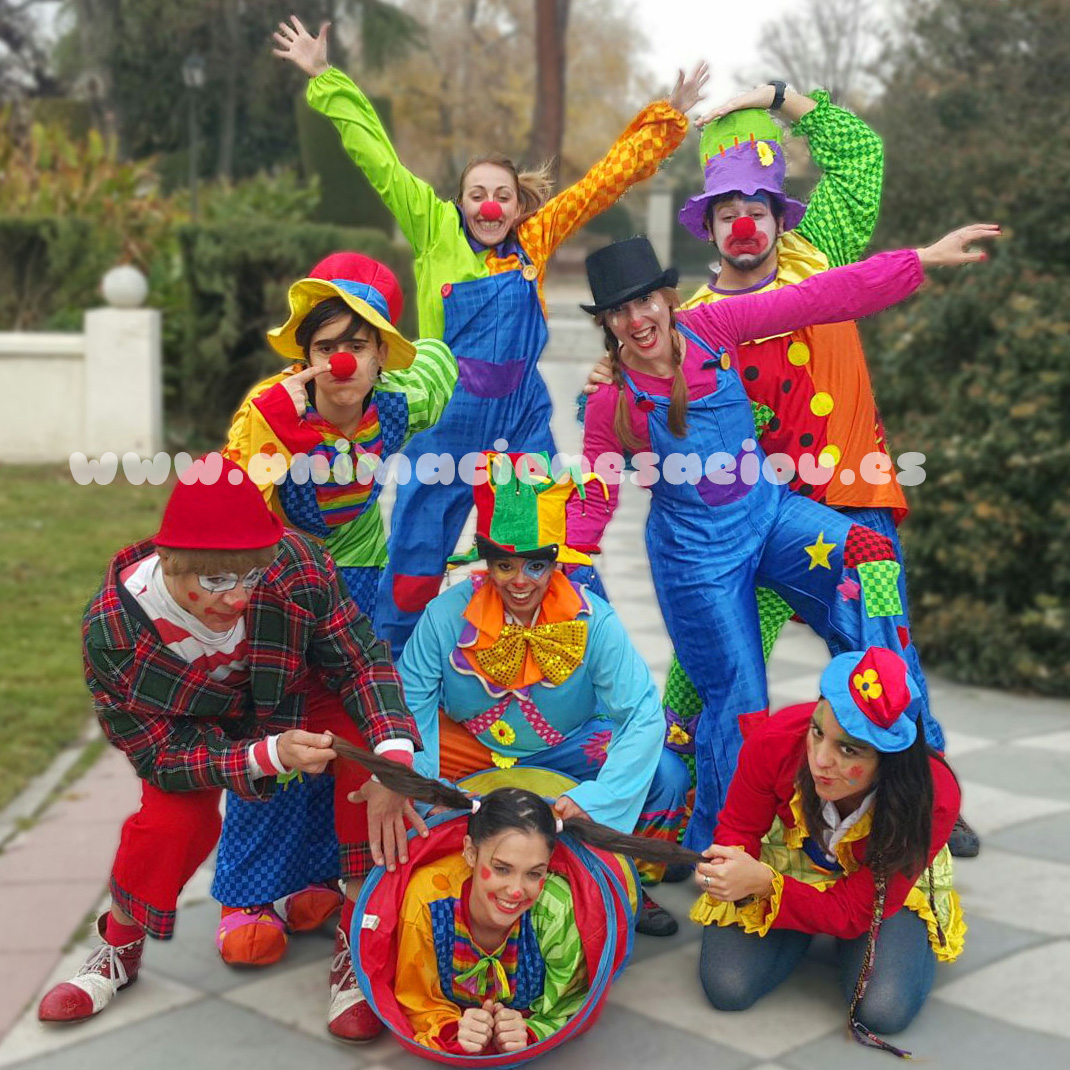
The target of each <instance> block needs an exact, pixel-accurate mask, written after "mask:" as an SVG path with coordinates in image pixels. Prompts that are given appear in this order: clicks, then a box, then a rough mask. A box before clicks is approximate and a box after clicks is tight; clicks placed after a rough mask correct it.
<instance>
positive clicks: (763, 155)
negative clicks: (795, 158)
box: [754, 141, 776, 167]
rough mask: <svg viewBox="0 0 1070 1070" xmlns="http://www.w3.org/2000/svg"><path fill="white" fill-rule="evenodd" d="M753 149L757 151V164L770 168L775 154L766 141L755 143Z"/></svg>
mask: <svg viewBox="0 0 1070 1070" xmlns="http://www.w3.org/2000/svg"><path fill="white" fill-rule="evenodd" d="M754 147H755V148H756V149H757V150H758V162H759V163H760V164H761V165H762V167H772V166H773V162H774V161H775V160H776V153H775V152H773V150H772V149H771V148H770V147H769V143H768V142H766V141H756V142H755V143H754Z"/></svg>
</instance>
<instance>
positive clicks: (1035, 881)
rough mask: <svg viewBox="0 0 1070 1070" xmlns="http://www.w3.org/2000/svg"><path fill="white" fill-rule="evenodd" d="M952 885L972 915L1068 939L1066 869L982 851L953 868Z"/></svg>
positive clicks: (1069, 881) (1069, 880)
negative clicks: (953, 880) (953, 879)
mask: <svg viewBox="0 0 1070 1070" xmlns="http://www.w3.org/2000/svg"><path fill="white" fill-rule="evenodd" d="M955 884H956V887H957V888H958V891H959V895H960V896H961V897H962V901H963V902H964V903H965V904H966V909H967V911H968V914H967V922H968V921H969V916H970V915H978V916H980V917H985V918H988V919H990V920H991V921H1001V922H1007V923H1009V924H1012V925H1014V926H1016V927H1018V928H1022V929H1028V930H1029V931H1031V932H1038V933H1044V934H1047V935H1049V936H1052V937H1067V936H1070V903H1068V900H1067V894H1066V889H1067V888H1068V887H1070V867H1068V866H1064V865H1062V864H1061V863H1058V862H1049V861H1046V860H1043V859H1038V858H1028V857H1026V856H1025V855H1017V854H1011V853H1010V852H1008V851H1001V850H999V849H998V848H996V847H992V846H984V847H982V848H981V853H980V854H979V855H978V856H977V857H976V858H971V859H970V860H969V861H968V862H963V863H962V864H961V865H959V866H956V868H955Z"/></svg>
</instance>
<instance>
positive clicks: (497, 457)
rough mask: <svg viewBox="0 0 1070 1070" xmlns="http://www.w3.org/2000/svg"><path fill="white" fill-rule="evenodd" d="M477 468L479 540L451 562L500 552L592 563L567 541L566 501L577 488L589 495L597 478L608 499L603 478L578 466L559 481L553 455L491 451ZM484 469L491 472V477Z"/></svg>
mask: <svg viewBox="0 0 1070 1070" xmlns="http://www.w3.org/2000/svg"><path fill="white" fill-rule="evenodd" d="M475 471H476V473H477V477H476V484H477V485H476V486H475V487H473V488H472V489H473V497H474V498H475V505H476V544H475V546H474V547H472V549H471V550H469V551H468V553H466V554H457V555H455V556H453V557H451V558H450V559H449V562H450V564H451V565H460V564H467V563H468V562H470V561H476V560H478V559H479V558H481V557H483V558H485V557H488V556H490V557H494V556H500V555H505V556H509V557H537V558H545V559H548V560H551V561H557V562H559V563H560V564H563V565H589V564H591V563H592V562H591V559H590V558H589V557H588V556H587V555H586V554H584V553H580V551H579V550H573V549H572V548H571V547H570V546H568V545H567V543H566V535H565V505H566V504H567V502H568V500H569V498H571V497H572V494H573V492H574V491H576V492H578V493H579V495H580V497H583V498H585V497H586V496H587V492H586V487H587V484H589V483H591V482H592V481H594V482H597V483H598V484H599V486H600V489H601V490H602V493H603V494H604V495H605V498H606V499H607V500H608V498H609V493H608V491H607V490H606V485H605V481H604V480H602V479H601V478H600V477H599V476H596V475H594V474H593V473H587V474H586V475H585V474H583V473H581V472H579V471H578V470H576V469H573V470H572V471H570V472H569V474H568V476H567V477H564V476H563V475H562V477H559V479H556V480H555V479H554V478H553V477H552V476H550V475H548V474H547V473H549V471H550V455H549V454H548V453H494V452H485V453H483V454H482V455H481V459H480V461H479V462H478V463H477V464H476V469H475ZM481 472H484V473H486V476H487V478H486V479H485V480H484V479H482V477H481V476H480V475H479V473H481Z"/></svg>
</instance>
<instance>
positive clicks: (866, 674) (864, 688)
mask: <svg viewBox="0 0 1070 1070" xmlns="http://www.w3.org/2000/svg"><path fill="white" fill-rule="evenodd" d="M851 683H852V684H854V686H855V688H856V689H857V690H858V692H859V694H861V696H862V698H864V699H865V700H866V701H867V702H869V701H871V700H873V699H878V698H880V697H881V695H883V694H884V686H883V685H882V684H881V678H880V674H879V673H878V672H877V670H876V669H865V670H863V671H862V672H856V673H855V674H854V676H852V677H851Z"/></svg>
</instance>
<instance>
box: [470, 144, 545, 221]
mask: <svg viewBox="0 0 1070 1070" xmlns="http://www.w3.org/2000/svg"><path fill="white" fill-rule="evenodd" d="M484 163H489V164H493V165H494V166H495V167H502V168H504V169H505V170H506V171H508V172H509V174H511V175H512V176H513V182H514V183H515V184H516V199H517V202H518V203H519V205H520V213H519V215H517V218H516V221H517V223H522V222H523V221H524V220H525V219H527V218H528V217H529V216H532V215H534V214H535V213H536V212H537V211H538V210H539V209H540V208H541V207H542V206H543V205H544V204H545V203H546V202H547V201H548V200H549V199H550V194H551V193H552V192H553V188H554V183H553V177H552V176H553V164H552V163H551V161H549V160H546V161H545V162H543V163H541V164H539V166H538V167H536V168H535V169H534V170H531V171H519V170H517V166H516V164H515V163H513V161H512V160H511V159H509V157H508V156H506V155H504V154H503V153H500V152H491V153H488V154H487V155H486V156H473V157H472V158H471V159H470V160H469V161H468V163H466V164H465V165H464V170H463V171H462V172H461V177H460V180H459V181H458V183H457V203H458V204H460V202H461V201H462V200H463V199H464V182H465V179H466V178H467V177H468V172H469V171H471V170H472V168H473V167H478V166H479V165H480V164H484Z"/></svg>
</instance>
